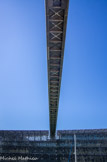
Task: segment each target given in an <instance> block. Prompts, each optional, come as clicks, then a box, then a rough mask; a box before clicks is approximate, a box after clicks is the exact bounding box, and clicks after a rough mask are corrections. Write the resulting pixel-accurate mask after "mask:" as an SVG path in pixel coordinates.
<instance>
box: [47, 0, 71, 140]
mask: <svg viewBox="0 0 107 162" xmlns="http://www.w3.org/2000/svg"><path fill="white" fill-rule="evenodd" d="M45 2H46V30H47V62H48V93H49V118H50V136H51V137H55V132H56V124H57V115H58V104H59V96H60V86H61V76H62V67H63V57H64V46H65V36H66V24H67V15H68V4H69V0H46V1H45Z"/></svg>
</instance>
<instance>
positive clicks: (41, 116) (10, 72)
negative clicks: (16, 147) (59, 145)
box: [0, 0, 107, 130]
mask: <svg viewBox="0 0 107 162" xmlns="http://www.w3.org/2000/svg"><path fill="white" fill-rule="evenodd" d="M63 65H64V66H63V74H62V84H61V93H60V103H59V113H58V122H57V129H85V128H86V129H88V128H107V0H81V1H80V0H70V4H69V14H68V24H67V34H66V44H65V54H64V64H63ZM48 109H49V108H48V77H47V53H46V23H45V2H44V0H0V130H3V129H6V130H17V129H34V130H44V129H49V111H48Z"/></svg>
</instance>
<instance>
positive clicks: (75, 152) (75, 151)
mask: <svg viewBox="0 0 107 162" xmlns="http://www.w3.org/2000/svg"><path fill="white" fill-rule="evenodd" d="M74 154H75V162H77V150H76V135H75V134H74Z"/></svg>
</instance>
